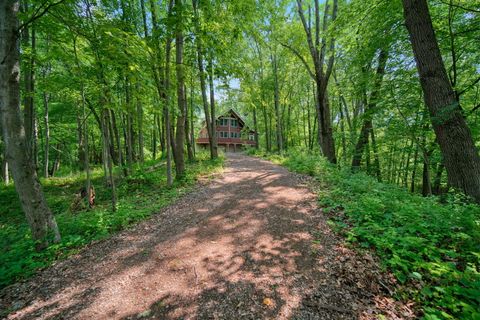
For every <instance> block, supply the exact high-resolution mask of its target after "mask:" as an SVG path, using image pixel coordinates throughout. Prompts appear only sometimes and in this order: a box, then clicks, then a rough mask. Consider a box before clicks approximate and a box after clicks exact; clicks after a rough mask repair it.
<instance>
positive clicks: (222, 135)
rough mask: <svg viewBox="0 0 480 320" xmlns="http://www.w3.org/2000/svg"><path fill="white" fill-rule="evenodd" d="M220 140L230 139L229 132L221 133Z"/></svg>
mask: <svg viewBox="0 0 480 320" xmlns="http://www.w3.org/2000/svg"><path fill="white" fill-rule="evenodd" d="M220 138H228V132H225V131H220Z"/></svg>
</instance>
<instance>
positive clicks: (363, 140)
mask: <svg viewBox="0 0 480 320" xmlns="http://www.w3.org/2000/svg"><path fill="white" fill-rule="evenodd" d="M387 59H388V54H387V51H386V50H381V51H380V53H379V55H378V64H377V71H376V74H375V81H374V84H373V89H372V93H371V94H370V98H369V99H368V101H365V111H364V115H363V124H362V129H361V131H360V135H359V137H358V141H357V143H356V145H355V149H354V153H353V159H352V169H353V170H357V169H358V168H359V167H360V165H361V163H362V154H363V149H364V148H365V145H366V144H367V143H368V137H369V135H370V132H371V131H372V128H373V126H372V119H373V113H374V112H375V107H376V105H377V101H378V98H379V97H378V95H379V92H380V86H381V84H382V80H383V76H384V74H385V66H386V63H387ZM365 100H366V93H365Z"/></svg>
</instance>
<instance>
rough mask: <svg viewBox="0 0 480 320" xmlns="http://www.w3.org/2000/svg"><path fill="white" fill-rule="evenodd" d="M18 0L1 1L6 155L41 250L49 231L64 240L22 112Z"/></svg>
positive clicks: (0, 86)
mask: <svg viewBox="0 0 480 320" xmlns="http://www.w3.org/2000/svg"><path fill="white" fill-rule="evenodd" d="M18 10H19V1H18V0H6V1H3V2H2V3H1V4H0V34H1V35H2V36H1V37H0V120H1V127H2V131H3V132H2V137H3V140H4V142H5V147H6V158H7V161H8V163H9V164H10V166H11V172H12V175H13V179H14V181H15V188H16V190H17V193H18V196H19V198H20V203H21V206H22V209H23V211H24V213H25V216H26V218H27V222H28V224H29V226H30V228H31V230H32V237H33V240H34V241H35V247H36V249H37V250H41V249H43V248H45V247H46V246H48V243H49V242H48V233H49V232H50V231H52V232H53V233H54V241H55V242H59V241H60V232H59V230H58V226H57V223H56V221H55V217H54V216H53V214H52V212H51V211H50V209H49V207H48V205H47V202H46V200H45V196H44V194H43V191H42V187H41V185H40V182H39V180H38V177H37V173H36V171H35V166H34V163H33V158H32V156H31V153H30V152H29V151H28V141H27V137H26V135H25V127H24V125H23V121H22V117H21V111H20V82H19V81H20V69H19V60H20V46H19V45H20V43H19V34H18V31H17V30H18V26H19V22H18Z"/></svg>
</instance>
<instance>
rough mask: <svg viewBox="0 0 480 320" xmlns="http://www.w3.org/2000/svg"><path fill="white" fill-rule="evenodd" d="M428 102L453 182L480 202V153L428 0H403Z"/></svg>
mask: <svg viewBox="0 0 480 320" xmlns="http://www.w3.org/2000/svg"><path fill="white" fill-rule="evenodd" d="M403 8H404V16H405V24H406V26H407V29H408V32H409V34H410V40H411V43H412V47H413V53H414V56H415V61H416V63H417V69H418V73H419V75H420V84H421V86H422V90H423V94H424V99H425V103H426V105H427V107H428V110H429V112H430V118H431V121H432V125H433V128H434V130H435V134H436V137H437V141H438V144H439V146H440V150H441V152H442V156H443V159H444V164H445V169H446V170H447V176H448V182H449V184H450V185H451V186H452V187H454V188H457V189H459V190H462V191H463V192H465V193H466V194H467V195H469V196H471V197H473V198H474V199H475V200H476V201H477V202H480V157H479V155H478V151H477V149H476V147H475V144H474V142H473V139H472V134H471V132H470V129H469V127H468V125H467V123H466V122H465V119H464V117H463V114H462V109H461V107H460V104H459V102H458V100H457V98H456V96H455V92H454V91H453V89H452V86H451V84H450V82H449V80H448V76H447V72H446V70H445V65H444V63H443V60H442V56H441V53H440V49H439V47H438V43H437V39H436V36H435V31H434V29H433V25H432V21H431V18H430V12H429V10H428V5H427V1H426V0H403Z"/></svg>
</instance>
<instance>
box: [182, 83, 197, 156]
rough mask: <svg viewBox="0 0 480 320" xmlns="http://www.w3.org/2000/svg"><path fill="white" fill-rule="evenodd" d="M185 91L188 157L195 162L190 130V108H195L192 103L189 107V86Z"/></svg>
mask: <svg viewBox="0 0 480 320" xmlns="http://www.w3.org/2000/svg"><path fill="white" fill-rule="evenodd" d="M183 90H184V92H185V107H186V110H185V143H186V145H187V159H188V161H189V162H193V161H194V160H195V159H194V156H193V149H192V139H191V136H190V134H191V132H190V109H191V108H193V106H192V105H190V108H189V107H188V103H187V101H188V98H187V88H186V87H184V89H183Z"/></svg>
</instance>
